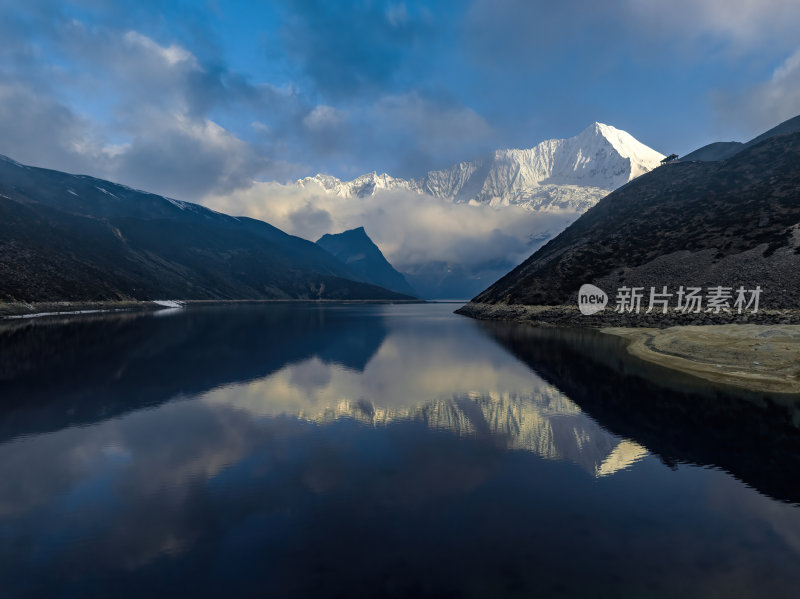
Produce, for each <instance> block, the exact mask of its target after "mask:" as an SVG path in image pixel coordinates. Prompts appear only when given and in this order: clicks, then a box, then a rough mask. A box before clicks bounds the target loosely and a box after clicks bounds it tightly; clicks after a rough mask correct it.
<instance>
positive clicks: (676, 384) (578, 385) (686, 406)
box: [483, 323, 800, 502]
mask: <svg viewBox="0 0 800 599" xmlns="http://www.w3.org/2000/svg"><path fill="white" fill-rule="evenodd" d="M483 326H484V329H485V330H486V331H487V332H488V333H489V334H491V335H492V337H493V338H495V339H496V340H497V341H498V342H499V343H501V344H502V345H503V346H504V347H505V348H506V349H508V350H509V351H510V352H511V353H513V354H514V355H515V356H517V357H518V358H520V359H521V360H523V361H525V362H526V363H527V364H528V365H529V366H531V368H533V369H534V370H535V371H536V372H537V373H538V374H539V375H540V376H541V377H542V378H544V379H545V380H547V381H548V382H550V383H551V384H553V385H555V386H556V387H558V389H560V390H561V391H562V392H564V393H565V394H566V395H567V396H568V397H569V398H570V399H571V400H572V401H574V402H575V403H576V404H577V405H578V406H580V408H581V409H582V410H585V411H586V413H587V414H589V415H591V416H592V418H594V419H595V420H597V422H598V423H600V425H601V426H602V427H603V428H604V429H606V430H608V431H610V432H611V433H614V434H616V435H620V436H622V437H625V438H628V439H631V440H632V441H634V442H636V443H638V444H641V445H642V446H645V447H647V449H648V450H649V451H651V452H653V453H655V454H657V455H658V456H660V458H661V459H662V460H663V461H664V462H665V463H667V464H675V463H678V462H685V463H691V464H698V465H711V466H717V467H720V468H723V469H724V470H726V471H728V472H730V473H731V474H733V475H734V476H736V477H737V478H739V479H740V480H742V481H744V482H745V483H747V484H749V485H751V486H752V487H755V488H756V489H758V490H759V491H761V492H762V493H765V494H767V495H770V496H772V497H774V498H777V499H782V500H786V501H791V502H800V478H799V477H798V476H797V473H798V472H800V405H798V404H797V403H796V402H794V401H784V400H781V398H771V397H766V396H763V395H755V394H752V395H751V394H746V393H738V394H731V393H728V392H722V391H720V390H718V389H713V388H710V387H706V388H703V387H704V385H703V384H702V383H700V382H698V381H692V380H690V379H688V378H684V377H681V376H675V375H672V374H670V373H669V372H667V371H665V370H664V369H661V368H657V367H653V366H650V365H647V364H643V363H641V362H639V361H638V360H635V359H634V358H632V357H631V356H630V355H629V354H627V352H626V351H625V348H624V344H623V343H622V342H620V340H618V339H616V338H613V337H611V336H608V335H603V334H601V333H598V332H596V331H591V330H572V331H568V330H550V329H536V328H533V327H519V326H511V325H507V324H503V323H485V324H484V325H483Z"/></svg>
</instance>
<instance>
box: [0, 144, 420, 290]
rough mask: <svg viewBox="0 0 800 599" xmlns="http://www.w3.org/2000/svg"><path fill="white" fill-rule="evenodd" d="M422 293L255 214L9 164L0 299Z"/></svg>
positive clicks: (1, 168)
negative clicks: (389, 282)
mask: <svg viewBox="0 0 800 599" xmlns="http://www.w3.org/2000/svg"><path fill="white" fill-rule="evenodd" d="M164 297H170V298H174V299H410V298H408V297H407V296H404V295H400V294H397V293H395V292H391V291H388V290H385V289H382V288H379V287H376V286H374V285H370V284H367V283H364V282H361V281H360V280H359V278H358V276H357V275H355V274H354V273H352V272H351V271H350V270H349V269H347V267H345V265H343V264H342V263H341V262H340V261H338V260H337V259H336V258H335V257H333V256H331V255H330V254H328V253H327V252H325V251H324V250H322V249H321V248H319V247H318V246H316V245H315V244H313V243H312V242H310V241H306V240H304V239H300V238H299V237H294V236H292V235H289V234H288V233H285V232H283V231H281V230H280V229H278V228H276V227H273V226H272V225H270V224H268V223H265V222H262V221H258V220H255V219H252V218H248V217H234V216H229V215H226V214H222V213H219V212H215V211H213V210H210V209H208V208H205V207H203V206H199V205H197V204H191V203H188V202H181V201H178V200H173V199H169V198H165V197H162V196H159V195H156V194H152V193H148V192H144V191H138V190H135V189H132V188H130V187H127V186H124V185H119V184H116V183H113V182H111V181H104V180H102V179H97V178H94V177H89V176H85V175H71V174H68V173H63V172H60V171H55V170H50V169H43V168H38V167H31V166H27V165H23V164H20V163H18V162H16V161H14V160H13V159H10V158H4V159H2V160H0V301H24V302H42V301H98V300H130V299H135V300H153V299H159V298H164Z"/></svg>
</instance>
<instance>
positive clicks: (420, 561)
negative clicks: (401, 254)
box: [0, 304, 800, 598]
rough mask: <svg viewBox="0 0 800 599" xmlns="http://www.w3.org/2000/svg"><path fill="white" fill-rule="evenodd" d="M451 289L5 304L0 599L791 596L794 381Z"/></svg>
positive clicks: (796, 492)
mask: <svg viewBox="0 0 800 599" xmlns="http://www.w3.org/2000/svg"><path fill="white" fill-rule="evenodd" d="M455 307H456V306H454V305H448V304H433V305H400V306H390V305H385V306H384V305H358V306H354V305H350V306H345V305H341V306H336V305H328V306H315V305H268V306H249V307H247V306H241V307H231V308H202V309H201V308H198V309H189V310H183V311H168V312H161V313H158V314H156V315H150V314H127V315H121V316H120V315H117V316H97V317H86V318H83V319H79V320H74V319H73V320H67V321H56V322H30V321H28V322H14V323H7V324H5V325H3V327H4V328H3V329H2V330H0V350H1V351H2V354H0V356H1V359H2V360H1V361H0V597H4V598H6V597H8V598H16V597H48V598H49V597H76V598H78V597H81V598H83V597H103V598H105V597H114V598H116V597H171V598H174V597H182V596H186V597H405V596H413V597H533V596H537V597H542V596H545V597H548V596H553V597H562V596H563V597H573V596H580V597H676V596H681V597H740V596H741V597H797V593H798V589H800V507H798V502H800V412H799V411H798V406H797V404H795V403H793V402H791V401H785V400H772V399H768V398H763V397H746V396H732V395H730V394H725V393H720V392H719V391H715V390H713V389H703V388H701V387H697V386H694V385H693V384H692V383H691V381H686V380H680V379H677V378H674V377H667V376H666V375H665V374H664V373H663V372H659V371H658V370H656V369H653V368H649V367H645V366H642V365H640V364H638V363H636V362H635V361H633V360H632V359H631V358H629V357H628V356H627V355H626V354H625V353H624V351H622V348H621V347H620V345H619V343H618V342H617V341H616V340H614V339H613V338H610V337H605V336H602V335H599V334H596V333H591V332H578V331H542V330H536V329H532V328H528V327H519V326H513V325H502V324H487V323H478V322H475V321H472V320H469V319H466V318H463V317H459V316H456V315H453V314H451V311H452V310H453V309H454V308H455Z"/></svg>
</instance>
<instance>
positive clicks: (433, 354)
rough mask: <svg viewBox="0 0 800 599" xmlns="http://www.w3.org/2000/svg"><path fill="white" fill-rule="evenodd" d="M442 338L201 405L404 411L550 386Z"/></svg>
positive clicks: (485, 348) (500, 359)
mask: <svg viewBox="0 0 800 599" xmlns="http://www.w3.org/2000/svg"><path fill="white" fill-rule="evenodd" d="M437 332H438V331H437ZM441 333H442V334H440V335H436V334H429V335H428V336H427V337H426V338H425V339H424V343H420V337H419V336H418V335H416V334H413V333H407V332H403V331H397V332H393V333H392V334H391V335H390V336H389V337H388V338H387V339H386V340H385V341H384V342H383V344H382V345H381V346H380V349H379V350H378V351H377V352H376V353H375V355H374V356H373V357H372V358H371V359H370V361H369V362H368V363H367V365H366V366H365V367H364V370H363V372H358V371H355V370H351V369H347V368H343V367H341V366H339V365H337V364H330V363H324V362H322V361H321V360H319V359H318V358H312V359H309V360H305V361H303V362H300V363H297V364H291V365H288V366H285V367H284V368H282V369H280V370H279V371H278V372H276V373H274V374H272V375H270V376H268V377H265V378H263V379H259V380H257V381H252V382H248V383H241V384H234V385H227V386H226V387H224V388H222V389H216V390H212V391H210V392H208V393H205V394H204V395H203V396H202V399H203V401H206V402H209V403H212V404H218V403H225V404H229V405H232V406H234V407H236V408H238V409H243V410H248V411H250V412H253V413H256V414H261V415H275V414H298V413H300V412H303V413H316V412H319V411H321V410H323V409H324V408H325V407H327V406H331V405H335V404H336V403H338V402H339V401H341V400H359V399H363V400H367V401H370V402H373V403H375V404H377V405H380V406H382V407H387V408H400V407H406V408H408V407H412V406H416V405H419V404H421V403H424V402H428V401H433V400H441V399H448V398H452V397H453V396H454V395H462V394H467V393H474V392H477V393H489V392H494V391H497V390H500V389H502V390H504V391H510V392H514V393H517V394H529V393H530V392H532V391H533V390H535V389H538V388H542V387H547V386H549V385H547V383H545V382H544V381H542V380H541V379H540V378H539V377H538V376H536V375H535V374H533V373H531V371H530V370H529V369H528V368H527V367H526V366H524V365H523V364H521V363H520V362H518V361H517V360H515V359H514V358H511V357H510V356H509V355H508V354H507V353H505V352H504V351H503V350H502V349H500V348H499V347H497V346H495V345H493V344H488V343H486V342H485V341H483V343H478V342H479V341H481V340H480V339H475V340H474V341H475V343H474V345H470V343H469V342H470V341H471V340H470V339H464V336H463V335H458V336H456V335H452V336H451V335H448V331H447V329H444V330H443V331H441ZM476 337H477V333H476Z"/></svg>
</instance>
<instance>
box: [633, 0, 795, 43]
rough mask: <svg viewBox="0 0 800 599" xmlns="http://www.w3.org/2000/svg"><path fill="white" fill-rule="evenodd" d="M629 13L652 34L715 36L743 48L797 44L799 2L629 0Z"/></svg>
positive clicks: (793, 0)
mask: <svg viewBox="0 0 800 599" xmlns="http://www.w3.org/2000/svg"><path fill="white" fill-rule="evenodd" d="M627 13H628V14H629V15H631V16H633V17H634V19H635V20H637V21H640V22H642V23H644V24H645V25H647V26H648V28H649V29H648V30H649V31H653V32H659V31H662V32H669V33H671V34H677V35H678V36H679V37H686V36H689V37H696V36H713V37H715V38H717V39H720V40H724V41H726V42H730V43H732V44H734V45H735V46H740V47H748V48H751V47H757V46H760V45H761V44H763V43H764V42H770V44H772V45H773V46H775V45H777V44H780V43H795V42H796V39H797V28H798V24H799V23H800V2H798V1H797V0H668V1H665V0H628V10H627Z"/></svg>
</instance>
